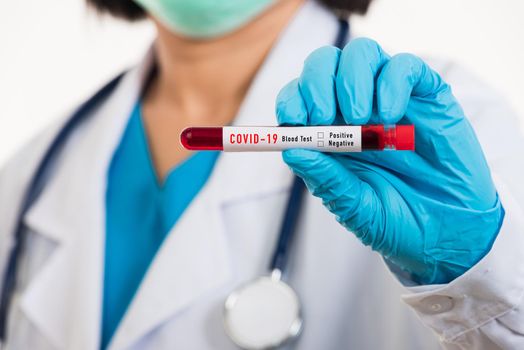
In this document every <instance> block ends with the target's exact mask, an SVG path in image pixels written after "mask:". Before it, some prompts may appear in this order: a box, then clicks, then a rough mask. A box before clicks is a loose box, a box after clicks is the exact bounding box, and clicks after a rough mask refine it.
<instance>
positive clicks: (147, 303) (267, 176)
mask: <svg viewBox="0 0 524 350" xmlns="http://www.w3.org/2000/svg"><path fill="white" fill-rule="evenodd" d="M336 32H337V22H336V19H335V17H334V16H332V15H331V14H330V13H329V12H327V10H325V9H323V8H320V7H319V6H318V5H316V4H314V3H312V2H310V3H307V4H306V5H305V6H304V7H303V8H302V9H301V10H300V12H299V14H298V15H297V16H296V18H295V19H294V20H293V22H292V23H291V24H290V25H289V27H288V28H287V29H286V31H285V32H284V33H283V35H282V37H281V38H280V40H279V41H278V43H277V44H276V46H275V47H274V49H273V50H272V52H271V53H270V55H269V57H268V58H267V60H266V62H265V63H264V64H263V66H262V67H261V69H260V72H259V73H258V74H257V76H256V78H255V80H254V82H253V84H252V87H251V89H250V91H249V93H248V95H247V97H246V99H245V101H244V103H243V105H242V108H241V110H240V111H239V113H238V117H237V118H236V123H237V124H244V125H268V124H274V123H275V118H274V101H275V97H276V94H277V93H278V91H279V89H280V88H281V87H282V86H283V85H284V84H285V83H286V82H288V81H289V80H291V79H293V78H295V77H297V76H298V75H299V73H300V70H301V67H302V62H303V60H304V58H305V57H306V56H307V55H308V53H310V52H311V51H312V50H314V49H315V48H317V47H320V46H323V45H330V44H332V43H333V41H334V38H335V35H336ZM150 66H151V55H150V54H148V56H147V58H146V59H145V60H144V62H143V63H142V64H140V65H139V66H138V67H137V68H135V69H133V70H131V71H130V72H129V73H127V74H126V75H125V76H124V78H123V80H122V81H121V82H120V83H119V85H118V86H117V88H116V89H115V91H113V92H112V93H111V95H110V96H109V98H107V99H106V100H105V101H103V102H101V103H100V105H99V106H97V108H96V109H95V110H94V111H93V112H92V115H91V116H90V118H89V119H88V120H87V121H86V122H85V123H83V124H82V125H80V126H79V127H78V128H77V129H76V130H75V131H74V134H73V135H72V137H71V138H70V139H69V141H68V142H67V144H66V145H65V148H64V152H63V153H62V154H61V156H60V158H59V160H58V162H57V164H56V167H55V170H54V172H53V174H52V176H51V177H50V178H49V179H48V182H47V186H46V188H45V190H44V191H43V193H42V194H41V196H40V197H39V199H38V200H37V201H36V202H35V203H34V204H33V205H32V207H31V209H30V211H29V212H28V214H27V215H26V217H25V224H26V226H27V237H28V238H27V241H26V245H25V249H24V252H23V253H24V254H23V257H22V259H21V266H20V270H19V273H18V289H17V293H16V294H15V298H14V302H13V303H12V306H11V312H10V317H9V319H10V323H9V343H8V346H7V348H9V349H42V350H47V349H86V350H95V349H97V348H98V347H99V340H100V328H101V305H102V299H101V298H102V282H103V266H104V225H105V218H104V215H105V189H106V175H107V169H108V164H109V162H110V160H111V157H112V155H113V152H114V150H115V147H116V146H117V145H118V143H119V141H120V138H121V136H122V132H123V130H124V128H125V125H126V123H127V120H128V117H129V115H130V113H131V110H132V108H133V105H134V104H135V102H136V100H137V98H138V94H139V91H140V88H141V86H142V84H143V81H144V77H145V76H146V75H147V72H148V71H149V69H150ZM434 67H435V68H436V69H437V70H439V71H440V72H441V73H442V75H443V76H444V77H445V79H446V80H447V81H448V82H450V83H451V85H452V86H453V89H454V91H455V94H456V96H457V97H458V98H459V100H460V101H461V102H462V104H463V106H464V108H465V110H466V114H467V115H468V116H469V118H470V119H471V122H472V124H473V125H474V127H475V130H476V132H477V134H478V137H479V139H480V141H481V143H482V144H483V147H484V151H485V153H486V156H487V159H488V162H489V164H490V166H491V169H492V172H493V175H494V177H495V179H496V183H497V188H498V191H499V194H500V197H501V200H502V203H503V204H504V207H505V209H506V217H505V220H504V224H503V227H502V230H501V232H500V234H499V236H498V238H497V240H496V242H495V244H494V247H493V249H492V251H491V252H490V253H489V254H488V255H487V256H486V257H485V258H484V259H483V260H482V261H481V262H479V263H478V264H477V265H476V266H474V267H473V268H472V269H471V270H470V271H468V272H467V273H466V274H464V275H463V276H461V277H459V278H458V279H456V280H455V281H453V282H452V283H450V284H448V285H440V286H422V287H405V286H403V285H402V284H401V283H399V282H398V280H397V279H396V278H395V276H394V275H393V274H392V273H391V272H390V271H389V270H388V268H387V267H386V265H385V264H384V263H383V261H382V259H381V258H380V256H379V255H378V254H376V253H374V252H372V251H371V250H370V249H369V248H367V247H364V246H363V245H362V244H361V243H360V242H359V241H358V240H357V239H356V238H355V237H354V236H353V235H352V234H351V233H350V232H347V231H346V230H345V229H344V228H342V227H341V226H340V225H339V224H338V223H337V222H336V221H335V219H334V217H333V216H332V215H331V214H330V213H329V212H328V211H327V210H326V209H325V208H323V206H322V204H321V203H320V201H319V200H318V199H316V198H313V197H312V196H308V198H307V200H306V201H305V203H304V208H303V210H302V212H301V221H300V225H299V227H298V234H297V237H296V240H295V242H294V245H293V248H292V252H291V254H292V255H291V261H290V265H289V269H288V271H287V275H288V276H287V280H288V281H289V283H290V284H291V285H292V286H293V287H294V288H295V289H296V291H297V293H298V295H299V296H300V299H301V301H302V305H303V316H304V319H305V328H304V332H303V334H302V335H301V337H300V339H299V340H298V342H297V343H295V344H293V346H290V347H291V348H295V349H300V350H306V349H307V350H318V349H403V350H409V349H417V350H419V349H434V348H438V347H439V345H438V342H439V340H440V341H441V342H442V344H443V345H444V347H446V348H447V349H473V348H475V349H495V348H505V349H517V348H520V349H523V348H524V335H523V334H524V310H523V309H522V302H521V299H522V293H523V291H524V253H523V252H524V224H523V220H522V218H523V212H522V209H521V208H520V206H519V204H520V205H522V203H524V187H523V184H522V175H521V174H522V172H523V171H524V161H523V158H522V156H521V152H522V150H524V146H523V138H522V135H521V133H520V132H519V129H518V128H517V125H516V119H515V117H514V116H513V114H512V112H511V110H510V109H508V108H507V106H506V105H505V104H504V102H503V101H502V100H501V99H500V98H499V97H497V95H495V94H494V93H493V92H492V91H490V90H488V89H486V88H485V87H483V86H482V84H480V83H479V82H477V81H476V80H474V79H472V78H471V77H470V76H469V75H467V74H465V73H464V72H463V71H461V70H459V69H458V68H457V67H456V66H455V65H452V64H441V63H435V64H434ZM59 127H60V125H57V126H54V127H51V128H50V129H49V130H47V131H46V132H44V133H42V134H41V135H40V136H38V137H37V138H36V139H35V140H33V141H32V142H31V143H30V144H29V145H28V146H27V147H25V148H24V149H23V150H22V151H21V152H20V153H18V154H17V155H16V156H15V157H14V158H13V160H12V161H11V162H10V163H9V164H8V166H7V167H6V168H5V169H4V171H3V172H2V173H1V176H0V273H3V272H4V269H5V265H6V264H5V263H6V258H7V254H8V250H9V248H10V245H11V243H12V235H13V228H14V221H15V218H16V215H17V212H18V207H19V205H20V202H21V197H22V194H23V192H24V190H25V188H26V186H27V183H28V181H29V179H30V178H31V177H32V172H33V171H34V168H35V166H36V164H37V161H38V160H39V159H40V158H41V156H42V153H43V152H44V150H45V149H46V147H47V146H48V144H49V142H50V140H51V138H52V137H53V136H54V135H55V134H56V132H57V130H58V128H59ZM173 137H177V135H174V136H173ZM291 179H292V175H291V173H290V171H289V169H288V168H287V167H286V165H285V164H284V163H283V162H282V161H281V157H280V154H279V153H257V154H231V153H230V154H221V156H220V157H219V158H218V162H217V164H216V167H215V169H214V171H213V173H212V175H211V177H210V178H209V181H208V182H207V184H206V185H205V186H204V188H203V189H202V191H201V192H200V194H199V195H198V196H197V197H196V198H195V200H194V201H193V202H192V203H191V205H190V206H189V207H188V208H187V210H186V211H185V213H184V214H183V216H182V217H181V218H180V220H179V222H178V223H177V224H176V225H175V227H174V228H173V229H172V232H170V233H169V235H168V236H167V238H166V240H165V242H164V244H163V245H162V247H161V248H160V251H159V252H158V254H157V256H156V257H155V259H154V261H153V263H152V265H151V267H150V269H149V271H148V272H147V274H146V276H145V278H144V281H143V283H142V285H141V286H140V288H139V290H138V292H137V295H136V296H135V298H134V300H133V301H132V303H131V305H130V307H129V309H128V312H127V313H126V314H125V316H124V318H123V320H122V322H121V324H120V326H119V327H118V329H117V330H116V333H115V335H114V338H113V339H112V342H111V344H110V349H114V350H116V349H155V350H160V349H198V350H206V349H234V348H235V347H234V346H233V344H232V343H231V342H230V340H229V339H228V338H227V336H226V335H225V333H224V331H223V328H222V323H221V322H222V321H221V316H222V306H223V301H224V299H225V298H226V296H227V295H228V293H229V292H230V291H231V290H233V289H234V288H235V287H237V286H239V285H240V284H242V283H243V282H245V281H248V280H251V279H253V278H255V277H258V276H260V275H261V274H264V273H266V272H267V271H266V268H267V266H268V263H269V259H270V256H271V252H272V250H273V247H274V244H275V240H276V238H277V234H278V230H279V225H280V220H281V217H282V215H283V209H284V206H285V203H286V200H287V196H288V191H289V187H290V184H291ZM137 200H140V198H137ZM0 283H2V282H0ZM413 311H414V312H413ZM416 314H418V319H417V317H416ZM425 326H428V327H429V328H431V329H433V330H434V332H435V333H436V335H435V334H432V332H431V331H430V330H429V328H426V327H425Z"/></svg>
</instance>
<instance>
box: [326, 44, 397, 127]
mask: <svg viewBox="0 0 524 350" xmlns="http://www.w3.org/2000/svg"><path fill="white" fill-rule="evenodd" d="M388 60H389V56H388V55H387V54H386V53H385V52H384V51H383V50H382V48H381V47H380V45H379V44H378V43H377V42H375V41H373V40H371V39H366V38H361V39H355V40H352V41H350V42H349V44H348V45H346V47H345V48H344V50H343V51H342V53H341V55H340V60H339V65H338V70H337V77H336V94H337V100H338V105H339V108H340V111H341V113H342V115H343V117H344V120H345V121H346V123H348V124H357V125H362V124H366V123H367V122H368V121H369V118H370V117H371V114H372V112H373V103H374V102H373V101H374V91H375V78H376V77H377V75H378V73H379V71H380V70H381V69H382V66H383V65H384V64H385V63H386V62H387V61H388Z"/></svg>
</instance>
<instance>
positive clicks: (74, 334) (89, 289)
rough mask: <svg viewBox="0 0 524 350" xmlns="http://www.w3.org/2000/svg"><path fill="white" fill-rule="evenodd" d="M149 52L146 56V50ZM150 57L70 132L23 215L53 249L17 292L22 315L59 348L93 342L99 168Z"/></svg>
mask: <svg viewBox="0 0 524 350" xmlns="http://www.w3.org/2000/svg"><path fill="white" fill-rule="evenodd" d="M149 56H151V55H149ZM149 61H151V58H150V57H148V59H147V60H146V62H145V63H144V65H142V66H141V67H137V68H136V69H135V70H133V71H131V72H129V73H127V74H126V76H125V77H124V78H123V80H122V81H121V82H120V83H119V84H118V86H117V87H116V89H115V90H114V91H113V92H112V93H111V95H110V97H109V98H108V99H106V100H105V101H101V102H100V103H101V104H100V105H98V106H96V107H95V108H96V109H95V111H94V112H93V113H94V114H93V115H91V116H90V117H89V119H88V120H86V121H85V122H83V124H82V125H78V127H77V128H76V129H75V130H74V132H73V134H71V136H70V138H69V140H68V142H67V144H65V145H64V148H63V152H62V154H61V156H60V158H59V161H58V163H57V166H56V169H55V171H54V173H53V176H51V178H50V179H49V181H48V182H47V186H46V187H45V189H44V192H43V193H42V194H41V195H40V197H39V198H38V200H37V201H36V202H35V203H34V204H33V205H32V207H31V208H30V210H29V212H28V213H27V215H26V217H25V223H26V225H27V227H28V229H29V230H30V231H31V232H34V233H36V234H39V235H42V236H44V237H46V238H48V239H50V240H53V241H54V242H55V243H56V247H55V248H54V250H53V252H52V253H51V255H50V256H49V258H48V259H47V260H46V261H45V263H44V265H43V266H42V267H41V268H40V270H39V271H38V272H37V274H36V277H34V278H33V279H32V280H31V281H30V283H29V284H28V286H27V288H26V289H25V291H24V292H23V294H22V295H21V299H20V300H21V301H20V306H21V309H22V312H23V313H24V314H25V315H26V316H27V317H28V319H29V320H30V322H32V323H34V325H35V326H36V327H37V328H38V329H39V331H40V332H42V333H43V335H44V336H46V337H48V338H49V339H50V340H51V342H52V343H53V344H55V345H56V346H57V347H58V348H61V349H89V350H94V349H97V348H98V347H99V339H100V337H99V334H100V324H101V305H102V298H101V296H102V294H101V291H102V281H103V261H104V254H103V252H104V249H103V248H104V232H105V189H106V176H107V168H108V165H109V162H110V160H111V157H112V155H113V152H114V149H115V147H116V146H117V144H118V142H119V140H120V137H121V134H122V132H123V130H124V128H125V125H126V122H127V119H128V116H129V115H130V112H131V110H132V107H133V105H134V103H135V102H136V99H137V97H138V95H139V89H140V87H141V85H142V81H143V80H144V77H145V74H147V72H148V69H149V66H150V63H149Z"/></svg>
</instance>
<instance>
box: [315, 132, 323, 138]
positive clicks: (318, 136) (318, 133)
mask: <svg viewBox="0 0 524 350" xmlns="http://www.w3.org/2000/svg"><path fill="white" fill-rule="evenodd" d="M323 138H324V132H323V131H319V132H317V139H323Z"/></svg>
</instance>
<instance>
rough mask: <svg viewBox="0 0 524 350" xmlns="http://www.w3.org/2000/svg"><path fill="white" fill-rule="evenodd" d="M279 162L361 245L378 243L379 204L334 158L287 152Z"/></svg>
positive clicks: (379, 228)
mask: <svg viewBox="0 0 524 350" xmlns="http://www.w3.org/2000/svg"><path fill="white" fill-rule="evenodd" d="M283 159H284V161H285V162H286V164H287V165H289V167H290V168H291V169H292V170H293V172H294V173H295V174H296V175H298V176H299V177H301V178H302V179H303V180H304V182H305V184H306V186H307V188H308V189H309V191H310V192H311V193H312V194H313V195H314V196H316V197H319V198H321V199H322V202H323V204H324V206H325V207H326V208H327V209H328V210H329V211H331V212H332V213H333V214H335V216H336V218H337V220H338V221H339V222H340V223H341V224H342V225H343V226H344V227H346V228H347V229H348V230H350V231H352V232H353V233H354V234H355V235H356V236H357V237H358V238H359V239H360V240H361V241H362V243H364V244H365V245H371V247H372V248H373V249H377V248H379V247H377V245H378V244H380V242H381V241H382V232H384V230H383V221H382V220H381V219H380V218H381V217H382V215H378V214H380V213H381V211H382V204H381V202H380V201H379V199H378V197H377V195H376V193H375V191H374V190H373V188H372V187H371V186H370V185H369V184H368V183H366V182H364V181H362V180H361V179H360V178H359V177H358V176H356V175H355V174H354V173H353V172H351V170H349V169H347V168H346V167H344V166H343V165H342V164H341V163H340V162H339V161H338V160H337V159H335V158H334V157H332V156H330V155H327V154H324V153H320V152H317V151H311V150H304V149H291V150H287V151H284V152H283Z"/></svg>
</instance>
